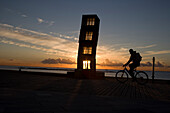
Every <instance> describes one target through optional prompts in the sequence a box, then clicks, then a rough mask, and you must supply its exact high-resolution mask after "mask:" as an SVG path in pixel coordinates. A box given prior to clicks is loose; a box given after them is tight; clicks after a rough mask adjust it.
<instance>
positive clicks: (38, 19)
mask: <svg viewBox="0 0 170 113" xmlns="http://www.w3.org/2000/svg"><path fill="white" fill-rule="evenodd" d="M37 21H38V23H40V24H41V23H45V24H48V25H49V26H52V25H53V24H54V23H55V22H54V21H46V20H43V19H42V18H37Z"/></svg>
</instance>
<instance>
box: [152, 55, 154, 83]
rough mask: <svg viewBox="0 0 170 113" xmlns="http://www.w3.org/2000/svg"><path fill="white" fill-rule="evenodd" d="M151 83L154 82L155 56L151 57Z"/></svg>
mask: <svg viewBox="0 0 170 113" xmlns="http://www.w3.org/2000/svg"><path fill="white" fill-rule="evenodd" d="M152 66H153V67H152V83H153V82H154V78H155V57H153V64H152Z"/></svg>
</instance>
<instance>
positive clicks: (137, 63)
mask: <svg viewBox="0 0 170 113" xmlns="http://www.w3.org/2000/svg"><path fill="white" fill-rule="evenodd" d="M129 52H130V54H131V56H130V58H129V61H128V62H127V63H126V64H124V65H123V67H124V66H127V65H128V64H129V63H130V62H133V63H131V64H129V67H130V69H129V74H130V75H131V76H132V79H133V80H134V78H135V77H134V73H133V70H134V69H135V68H136V67H138V66H140V61H141V60H142V57H141V56H140V54H139V53H136V51H133V49H129Z"/></svg>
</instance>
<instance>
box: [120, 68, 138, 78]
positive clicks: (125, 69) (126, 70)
mask: <svg viewBox="0 0 170 113" xmlns="http://www.w3.org/2000/svg"><path fill="white" fill-rule="evenodd" d="M123 70H124V71H125V72H126V73H127V74H128V75H130V73H129V71H128V69H127V68H126V66H125V68H124V69H123ZM133 72H134V76H135V75H136V74H137V71H136V68H135V69H134V70H133ZM130 76H131V75H130ZM131 77H132V76H131Z"/></svg>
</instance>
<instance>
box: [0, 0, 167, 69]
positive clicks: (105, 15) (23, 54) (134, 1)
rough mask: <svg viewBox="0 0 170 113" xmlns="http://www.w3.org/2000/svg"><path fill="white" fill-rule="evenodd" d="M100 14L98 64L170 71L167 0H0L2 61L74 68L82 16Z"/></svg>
mask: <svg viewBox="0 0 170 113" xmlns="http://www.w3.org/2000/svg"><path fill="white" fill-rule="evenodd" d="M88 14H97V16H98V17H99V19H100V28H99V37H98V38H99V39H98V45H97V54H96V61H97V69H120V68H122V65H123V64H125V63H126V62H127V61H128V59H129V57H130V54H129V51H128V50H129V49H131V48H132V49H134V50H135V51H136V52H139V53H140V54H141V56H142V62H141V66H140V68H139V69H142V70H151V66H152V58H153V57H155V59H156V62H155V67H156V70H160V71H170V59H169V58H170V46H169V42H170V32H169V31H170V0H0V65H15V66H37V67H63V68H76V66H77V65H76V63H77V54H78V46H79V44H78V40H79V32H80V27H81V19H82V15H88Z"/></svg>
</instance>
